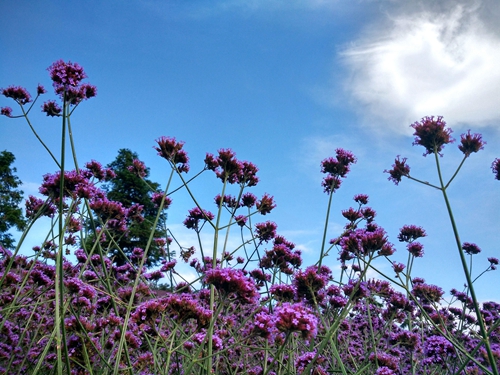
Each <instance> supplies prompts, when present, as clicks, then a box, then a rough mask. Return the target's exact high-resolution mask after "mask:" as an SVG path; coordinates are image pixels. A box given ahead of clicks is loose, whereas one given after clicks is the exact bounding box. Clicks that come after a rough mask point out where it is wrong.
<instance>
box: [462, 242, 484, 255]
mask: <svg viewBox="0 0 500 375" xmlns="http://www.w3.org/2000/svg"><path fill="white" fill-rule="evenodd" d="M462 250H463V251H464V252H465V253H466V254H469V255H474V254H479V253H480V252H481V249H480V248H479V246H477V245H476V244H475V243H470V242H464V243H463V244H462Z"/></svg>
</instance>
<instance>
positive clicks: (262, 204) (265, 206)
mask: <svg viewBox="0 0 500 375" xmlns="http://www.w3.org/2000/svg"><path fill="white" fill-rule="evenodd" d="M255 207H256V208H257V211H259V212H260V214H261V215H266V214H268V213H270V212H271V211H272V210H273V208H275V207H276V204H275V203H274V198H273V197H272V196H271V195H269V194H267V193H265V194H264V195H263V196H262V198H261V199H260V201H258V202H257V203H256V204H255Z"/></svg>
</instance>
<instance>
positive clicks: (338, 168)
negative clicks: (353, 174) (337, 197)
mask: <svg viewBox="0 0 500 375" xmlns="http://www.w3.org/2000/svg"><path fill="white" fill-rule="evenodd" d="M335 153H336V157H335V158H333V157H330V158H327V159H325V160H323V161H322V162H321V173H326V174H327V176H326V177H324V178H323V181H322V183H321V185H322V186H323V188H324V191H325V193H327V194H331V193H334V192H335V190H337V189H338V188H339V187H340V184H341V182H342V181H341V178H345V177H346V175H347V173H349V171H350V166H351V164H353V163H356V157H355V156H354V155H353V154H352V153H351V152H349V151H346V150H344V149H342V148H338V149H336V150H335Z"/></svg>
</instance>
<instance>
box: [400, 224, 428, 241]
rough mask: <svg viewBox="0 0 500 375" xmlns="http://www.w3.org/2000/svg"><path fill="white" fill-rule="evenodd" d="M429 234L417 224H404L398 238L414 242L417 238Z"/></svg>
mask: <svg viewBox="0 0 500 375" xmlns="http://www.w3.org/2000/svg"><path fill="white" fill-rule="evenodd" d="M426 235H427V234H426V233H425V230H424V229H423V228H422V227H418V226H416V225H404V226H403V228H401V229H400V230H399V235H398V240H399V241H400V242H413V241H415V240H416V239H417V238H420V237H425V236H426Z"/></svg>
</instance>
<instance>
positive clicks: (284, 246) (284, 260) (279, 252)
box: [260, 236, 302, 275]
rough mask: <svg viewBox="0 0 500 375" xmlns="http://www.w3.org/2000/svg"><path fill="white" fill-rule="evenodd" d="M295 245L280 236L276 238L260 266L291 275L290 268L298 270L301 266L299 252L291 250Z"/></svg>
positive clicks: (291, 270)
mask: <svg viewBox="0 0 500 375" xmlns="http://www.w3.org/2000/svg"><path fill="white" fill-rule="evenodd" d="M294 248H295V245H294V244H293V243H291V242H288V241H286V240H285V239H284V238H283V237H281V236H276V238H275V239H274V246H273V248H272V249H271V250H267V251H266V252H265V255H264V256H263V257H262V259H261V261H260V266H261V267H263V268H265V269H269V268H273V267H277V268H279V270H280V271H281V272H283V273H285V274H287V275H291V274H293V269H292V268H298V267H300V266H301V264H302V258H301V251H300V250H293V249H294Z"/></svg>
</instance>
